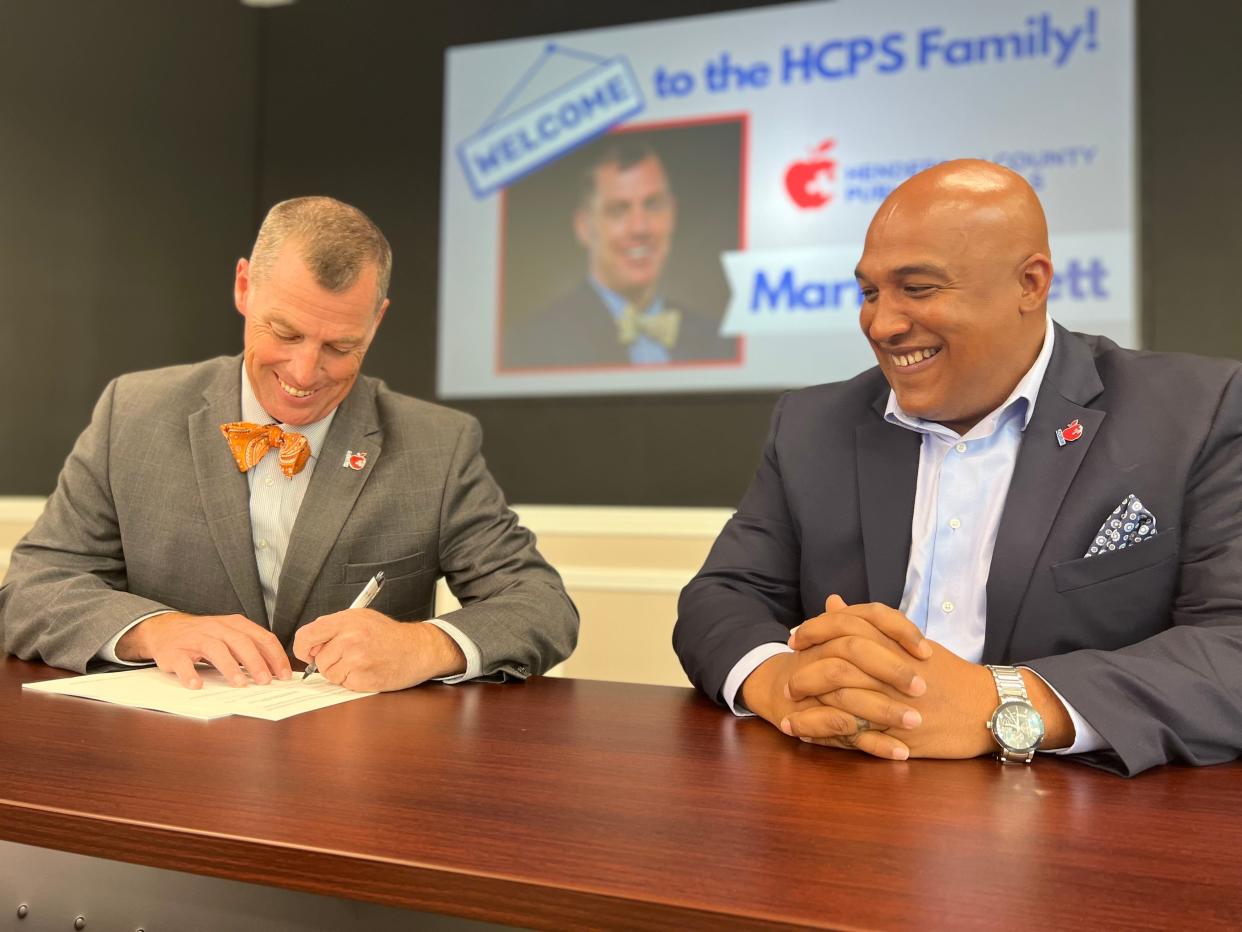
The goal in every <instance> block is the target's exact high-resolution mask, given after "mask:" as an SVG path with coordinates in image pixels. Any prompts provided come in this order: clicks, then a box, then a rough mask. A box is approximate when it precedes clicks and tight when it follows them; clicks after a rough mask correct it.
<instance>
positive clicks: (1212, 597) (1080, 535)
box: [673, 326, 1242, 774]
mask: <svg viewBox="0 0 1242 932" xmlns="http://www.w3.org/2000/svg"><path fill="white" fill-rule="evenodd" d="M888 392H889V386H888V383H887V382H886V381H885V379H884V377H883V375H882V374H881V372H880V370H879V369H878V368H875V369H871V370H868V371H867V372H864V373H863V374H861V375H859V376H857V377H856V378H854V379H851V380H850V381H848V382H839V383H834V384H831V385H820V386H816V387H813V388H808V389H804V390H801V391H795V392H791V393H789V394H787V395H785V396H784V397H783V398H782V399H781V401H780V402H779V403H778V405H777V407H776V411H775V413H774V415H773V418H772V428H771V432H770V434H769V436H768V440H767V443H766V445H765V447H764V451H763V458H762V461H761V463H760V465H759V469H758V471H757V473H756V475H755V478H754V480H753V481H752V483H751V485H750V488H749V489H748V491H747V492H746V495H745V497H744V498H743V499H742V502H741V504H740V505H739V506H738V510H737V513H736V514H735V515H734V516H733V518H732V519H731V520H730V521H729V523H728V524H727V525H726V527H725V529H724V530H723V531H722V533H721V535H720V537H719V539H718V540H717V541H716V543H715V545H714V547H713V548H712V551H711V554H710V555H709V557H708V559H707V562H706V564H705V565H704V566H703V569H702V570H701V571H700V572H699V574H698V575H697V576H696V577H695V578H694V579H693V580H692V581H691V582H690V584H689V585H688V586H687V587H686V589H685V590H684V591H683V592H682V595H681V600H680V606H679V618H678V621H677V625H676V628H675V630H674V634H673V641H674V647H675V649H676V650H677V653H678V655H679V657H680V658H681V661H682V665H683V666H684V667H685V669H686V672H687V673H688V674H689V676H690V678H691V680H692V681H693V682H694V683H695V684H696V685H697V686H698V687H699V688H700V689H701V690H703V692H705V693H706V694H707V695H708V696H711V697H712V698H713V699H715V700H716V701H720V691H721V687H722V686H723V684H724V680H725V677H726V676H727V675H728V673H729V671H730V670H731V669H732V668H733V666H734V665H735V664H736V663H737V662H738V660H740V659H741V657H742V656H743V655H745V654H746V653H747V652H748V651H750V650H751V649H752V648H754V647H756V646H757V645H759V644H763V643H767V642H772V641H784V640H786V639H787V637H788V635H789V630H790V629H791V628H792V627H794V626H795V625H798V624H800V623H801V622H802V621H803V620H805V619H807V618H811V617H814V616H816V615H818V614H820V613H822V611H823V605H824V600H825V599H826V598H827V596H828V595H829V594H830V593H833V592H836V593H839V594H840V595H841V596H842V597H843V598H844V599H845V600H846V601H847V602H850V603H857V602H872V601H874V602H882V603H884V604H886V605H890V606H894V607H895V606H897V605H898V604H899V602H900V600H901V595H902V591H903V588H904V582H905V576H906V566H907V563H908V562H909V557H910V533H911V523H912V519H913V512H914V494H915V486H916V482H917V475H918V461H919V444H920V436H919V435H918V434H916V433H914V432H913V431H909V430H906V429H905V428H902V427H898V426H896V425H892V424H889V423H887V422H886V421H885V420H884V418H883V413H884V408H885V402H886V400H887V397H888ZM1074 419H1078V420H1079V421H1080V422H1081V423H1082V425H1083V427H1084V428H1085V430H1084V433H1083V435H1082V438H1081V439H1079V440H1077V441H1075V442H1073V443H1069V444H1067V445H1065V446H1059V445H1058V444H1057V441H1056V436H1055V432H1056V429H1057V428H1059V427H1063V426H1065V425H1066V424H1069V423H1070V422H1071V421H1073V420H1074ZM1131 492H1133V493H1135V494H1137V495H1138V497H1139V498H1140V499H1141V500H1142V501H1143V503H1144V505H1145V506H1146V507H1147V508H1148V509H1149V510H1150V511H1151V512H1152V513H1153V514H1154V515H1155V516H1156V521H1157V530H1158V534H1157V536H1156V537H1154V538H1152V539H1151V540H1149V541H1146V542H1144V543H1143V544H1141V545H1138V546H1134V547H1131V548H1129V549H1126V550H1120V551H1117V552H1115V553H1108V554H1104V555H1102V556H1096V557H1092V558H1091V559H1084V558H1083V555H1084V554H1085V553H1086V552H1087V548H1088V547H1089V546H1090V544H1091V541H1092V539H1093V537H1094V536H1095V532H1096V530H1097V529H1098V528H1099V527H1100V525H1101V524H1102V523H1103V522H1104V520H1105V519H1106V518H1107V517H1108V515H1109V514H1110V513H1111V512H1112V510H1113V509H1114V508H1116V507H1117V504H1118V503H1119V502H1121V501H1122V500H1123V499H1124V498H1125V497H1126V495H1127V494H1129V493H1131ZM983 662H984V663H1022V664H1026V665H1029V666H1030V667H1031V668H1033V669H1034V670H1036V671H1038V672H1039V674H1040V675H1041V676H1043V677H1044V678H1045V679H1046V680H1047V681H1048V682H1049V683H1051V684H1052V686H1053V687H1055V688H1056V690H1057V691H1058V692H1060V693H1061V695H1063V696H1064V697H1065V698H1066V700H1067V701H1068V702H1070V703H1071V704H1072V705H1073V706H1074V708H1075V709H1077V710H1078V712H1080V713H1081V714H1082V715H1083V717H1084V718H1086V720H1087V721H1088V722H1090V723H1091V725H1092V726H1093V727H1094V728H1095V729H1096V730H1097V731H1098V732H1099V733H1100V735H1101V736H1102V737H1103V738H1104V740H1105V741H1107V742H1108V744H1109V745H1110V747H1111V749H1112V750H1110V751H1100V752H1095V753H1092V754H1088V755H1082V756H1081V759H1084V760H1086V761H1087V762H1088V763H1094V764H1096V765H1098V766H1102V767H1105V768H1108V769H1112V770H1114V771H1117V772H1120V773H1125V774H1133V773H1137V772H1138V771H1140V770H1143V769H1145V768H1148V767H1151V766H1154V765H1156V764H1161V763H1164V762H1166V761H1173V760H1182V761H1188V762H1190V763H1195V764H1209V763H1215V762H1219V761H1225V760H1231V759H1233V758H1236V757H1238V756H1239V754H1240V753H1242V365H1239V363H1237V362H1234V361H1231V360H1222V359H1204V358H1199V357H1193V356H1186V355H1180V354H1165V353H1147V352H1137V351H1132V350H1125V349H1121V348H1119V347H1118V346H1117V345H1116V344H1115V343H1113V342H1112V341H1110V340H1108V339H1105V338H1103V337H1089V336H1082V335H1078V334H1071V333H1069V332H1067V331H1066V330H1064V329H1063V328H1060V327H1059V326H1058V328H1057V337H1056V344H1055V349H1054V351H1053V355H1052V359H1051V361H1050V363H1049V366H1048V371H1047V374H1046V376H1045V378H1044V383H1043V385H1042V387H1041V389H1040V392H1039V396H1038V398H1037V401H1036V404H1035V410H1034V414H1033V415H1032V418H1031V421H1030V424H1029V426H1028V427H1027V430H1026V433H1025V435H1024V438H1023V441H1022V447H1021V450H1020V452H1019V454H1018V460H1017V463H1016V465H1015V467H1014V473H1013V480H1012V482H1011V484H1010V489H1009V495H1008V498H1007V500H1006V503H1005V509H1004V512H1003V515H1002V518H1001V523H1000V527H999V530H998V533H997V539H996V548H995V551H994V553H993V558H992V572H991V574H990V577H989V580H988V584H987V629H986V638H985V642H984V651H983Z"/></svg>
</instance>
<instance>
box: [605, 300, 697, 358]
mask: <svg viewBox="0 0 1242 932" xmlns="http://www.w3.org/2000/svg"><path fill="white" fill-rule="evenodd" d="M680 327H681V311H678V310H675V309H673V308H666V309H665V310H663V311H660V312H658V313H656V314H640V313H638V309H637V308H635V307H634V305H632V304H627V305H626V306H625V310H624V311H623V312H622V313H621V316H620V317H619V318H617V340H618V341H619V342H620V343H621V345H622V346H629V345H630V344H631V343H633V342H634V341H635V340H637V339H638V338H639V336H640V335H641V336H645V337H650V338H651V339H653V340H655V341H656V342H657V343H659V344H660V345H661V346H663V347H664V348H665V349H672V348H673V345H674V344H675V343H676V342H677V331H678V330H679V329H680Z"/></svg>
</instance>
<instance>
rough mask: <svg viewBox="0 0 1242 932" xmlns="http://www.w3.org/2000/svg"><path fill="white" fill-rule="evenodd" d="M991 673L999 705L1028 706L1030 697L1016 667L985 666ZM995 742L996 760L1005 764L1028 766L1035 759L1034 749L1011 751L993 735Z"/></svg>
mask: <svg viewBox="0 0 1242 932" xmlns="http://www.w3.org/2000/svg"><path fill="white" fill-rule="evenodd" d="M985 666H986V667H987V668H988V669H989V670H991V671H992V679H994V680H995V681H996V693H997V696H998V697H999V699H1000V703H999V704H1004V703H1006V702H1025V703H1027V704H1028V705H1029V704H1030V701H1031V700H1030V697H1029V696H1028V695H1027V692H1026V683H1025V682H1024V681H1023V679H1022V674H1021V672H1019V670H1018V668H1017V667H1010V666H1005V665H1003V664H991V663H989V664H985ZM992 737H993V739H995V740H996V744H997V749H996V758H997V760H1000V761H1002V762H1003V763H1006V764H1029V763H1030V762H1031V761H1032V760H1034V759H1035V748H1031V749H1030V750H1029V751H1011V750H1009V748H1007V747H1005V746H1004V745H1003V744H1001V742H1000V740H999V739H997V738H996V735H995V733H994V734H993V735H992Z"/></svg>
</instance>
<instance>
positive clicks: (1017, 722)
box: [992, 702, 1044, 751]
mask: <svg viewBox="0 0 1242 932" xmlns="http://www.w3.org/2000/svg"><path fill="white" fill-rule="evenodd" d="M992 721H993V726H992V733H993V734H994V735H996V740H998V741H999V742H1000V743H1001V744H1003V745H1004V746H1005V747H1007V748H1008V749H1009V750H1011V751H1029V750H1031V748H1034V747H1037V746H1038V745H1039V742H1040V741H1041V740H1042V739H1043V737H1044V720H1043V719H1042V718H1040V716H1039V713H1038V712H1036V711H1035V707H1034V706H1032V705H1031V704H1030V703H1027V702H1006V703H1004V704H1002V705H1001V707H1000V708H998V709H997V710H996V713H995V715H994V716H993V718H992Z"/></svg>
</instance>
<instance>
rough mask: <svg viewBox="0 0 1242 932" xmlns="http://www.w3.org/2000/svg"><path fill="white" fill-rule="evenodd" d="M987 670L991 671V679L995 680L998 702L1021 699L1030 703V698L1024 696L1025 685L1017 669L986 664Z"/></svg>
mask: <svg viewBox="0 0 1242 932" xmlns="http://www.w3.org/2000/svg"><path fill="white" fill-rule="evenodd" d="M987 667H988V669H989V670H991V671H992V679H994V680H996V692H997V693H998V694H999V695H1000V701H1001V702H1004V701H1005V700H1006V699H1021V700H1022V701H1023V702H1030V701H1031V700H1030V697H1029V696H1027V694H1026V683H1025V682H1023V680H1022V674H1021V673H1020V672H1019V671H1018V668H1017V667H1006V666H1001V665H999V664H990V663H989V664H988V665H987Z"/></svg>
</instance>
